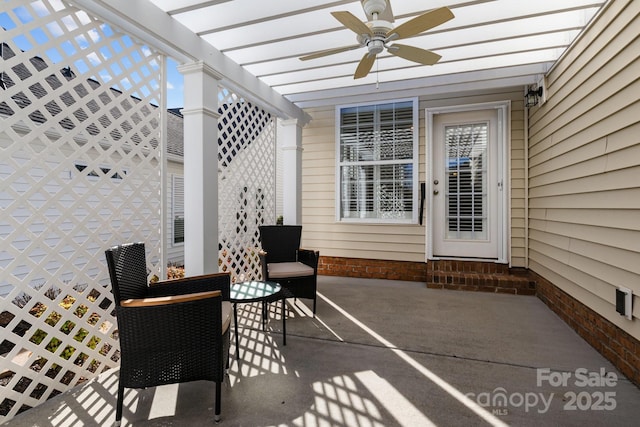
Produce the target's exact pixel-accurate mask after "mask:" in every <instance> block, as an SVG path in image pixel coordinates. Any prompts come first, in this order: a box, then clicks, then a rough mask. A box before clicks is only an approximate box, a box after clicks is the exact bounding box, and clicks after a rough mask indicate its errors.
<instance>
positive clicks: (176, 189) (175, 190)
mask: <svg viewBox="0 0 640 427" xmlns="http://www.w3.org/2000/svg"><path fill="white" fill-rule="evenodd" d="M171 188H172V191H171V194H172V195H173V197H172V200H171V217H172V218H173V243H174V244H176V243H184V177H183V176H178V175H173V179H172V185H171Z"/></svg>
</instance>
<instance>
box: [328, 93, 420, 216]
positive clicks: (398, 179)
mask: <svg viewBox="0 0 640 427" xmlns="http://www.w3.org/2000/svg"><path fill="white" fill-rule="evenodd" d="M336 114H337V118H336V121H337V122H338V123H339V124H340V125H339V128H338V131H337V132H338V137H337V139H338V153H337V159H338V167H337V174H338V176H337V177H336V182H337V185H338V188H337V191H336V194H338V195H339V196H338V197H339V200H338V202H337V203H336V204H337V209H338V219H339V220H342V221H350V220H357V221H363V222H404V223H407V222H416V220H417V209H416V208H417V189H418V181H417V179H418V176H417V175H418V173H417V172H418V163H417V161H418V144H417V140H418V135H417V122H418V120H417V117H418V106H417V100H415V99H412V100H403V101H396V102H390V103H386V104H375V105H372V104H367V105H358V106H342V107H338V108H337V111H336Z"/></svg>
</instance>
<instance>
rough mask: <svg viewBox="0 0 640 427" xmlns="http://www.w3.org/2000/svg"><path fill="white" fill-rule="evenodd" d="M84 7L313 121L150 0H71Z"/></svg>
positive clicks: (269, 104) (270, 106) (288, 113)
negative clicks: (199, 62) (198, 62)
mask: <svg viewBox="0 0 640 427" xmlns="http://www.w3.org/2000/svg"><path fill="white" fill-rule="evenodd" d="M71 3H73V4H75V5H76V6H77V7H79V8H80V9H83V10H85V11H87V12H90V13H92V14H94V15H97V16H99V17H101V18H102V19H104V20H105V21H107V22H111V23H112V24H113V25H116V26H117V27H120V28H121V29H122V30H123V31H125V32H126V33H128V34H131V35H132V36H134V37H137V38H138V39H140V40H141V41H143V42H144V43H146V44H149V45H150V46H153V47H155V48H157V49H158V50H160V51H162V52H164V53H166V54H167V55H168V56H171V57H172V58H174V59H176V60H177V61H179V62H182V63H189V62H194V61H203V62H204V64H206V65H207V66H209V67H211V68H212V69H214V70H216V72H218V73H219V74H220V75H222V76H223V80H222V81H223V83H224V84H225V85H227V86H229V88H230V89H232V90H234V91H236V92H237V93H239V94H241V95H243V96H246V97H247V98H249V99H251V100H253V101H254V102H260V103H262V104H263V108H264V109H266V110H268V111H271V112H272V113H274V114H275V115H277V116H278V117H280V118H283V119H297V120H299V121H300V122H301V123H303V124H306V123H308V122H309V120H310V117H309V116H308V114H306V113H305V112H304V111H303V110H302V109H300V108H298V107H297V106H296V105H294V104H293V103H292V102H290V101H288V100H287V99H286V98H284V97H283V96H282V95H280V94H279V93H278V92H276V91H275V90H273V89H272V88H271V87H269V86H268V85H266V84H265V83H263V82H261V81H260V80H258V79H257V78H256V77H255V76H254V75H252V74H251V73H249V72H248V71H247V70H245V69H244V68H242V67H241V66H240V65H238V64H236V63H235V62H234V61H232V60H231V59H230V58H228V57H227V56H225V55H224V54H223V53H222V52H220V51H219V50H217V49H216V48H214V47H213V46H211V45H210V44H209V43H207V42H206V41H204V40H203V39H201V38H200V37H199V36H197V35H196V34H195V33H193V32H192V31H190V30H189V29H187V28H186V27H185V26H184V25H182V24H181V23H180V22H178V21H177V20H176V19H175V18H173V17H172V16H170V15H168V14H167V13H165V12H164V11H163V10H162V9H160V8H158V7H157V6H155V5H154V4H153V3H151V2H149V1H147V0H136V1H131V0H108V1H104V0H71Z"/></svg>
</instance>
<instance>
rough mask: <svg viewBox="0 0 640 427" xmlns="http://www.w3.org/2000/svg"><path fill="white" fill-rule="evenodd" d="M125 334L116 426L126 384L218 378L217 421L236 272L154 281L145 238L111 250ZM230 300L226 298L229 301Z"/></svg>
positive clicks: (121, 330) (121, 329)
mask: <svg viewBox="0 0 640 427" xmlns="http://www.w3.org/2000/svg"><path fill="white" fill-rule="evenodd" d="M105 255H106V257H107V265H108V267H109V275H110V277H111V285H112V291H113V296H114V298H115V302H116V316H117V320H118V331H119V337H120V353H121V357H120V379H119V383H118V397H117V406H116V423H115V425H116V426H119V425H120V422H121V419H122V403H123V398H124V389H125V387H126V388H146V387H155V386H159V385H163V384H174V383H181V382H189V381H198V380H207V381H214V382H215V383H216V387H215V389H216V403H215V420H216V422H217V421H219V420H220V407H221V404H220V395H221V390H222V382H223V380H224V376H225V368H228V366H229V365H228V363H229V329H230V328H229V324H230V322H231V303H230V302H229V298H230V281H231V280H230V276H229V274H226V273H225V274H210V275H203V276H196V277H186V278H183V279H176V280H167V281H161V282H158V283H155V284H152V285H150V286H149V285H148V284H147V283H148V279H147V264H146V260H145V249H144V244H143V243H129V244H125V245H121V246H116V247H113V248H111V249H108V250H107V251H106V252H105ZM223 301H224V302H223Z"/></svg>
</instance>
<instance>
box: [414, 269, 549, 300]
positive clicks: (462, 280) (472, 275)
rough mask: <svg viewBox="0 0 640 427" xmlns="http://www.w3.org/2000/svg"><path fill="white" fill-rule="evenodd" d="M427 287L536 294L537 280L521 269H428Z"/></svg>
mask: <svg viewBox="0 0 640 427" xmlns="http://www.w3.org/2000/svg"><path fill="white" fill-rule="evenodd" d="M427 287H428V288H431V289H451V290H460V291H477V292H495V293H507V294H517V295H535V293H536V282H535V280H533V279H532V278H531V277H529V275H528V274H526V273H524V272H520V271H513V272H508V271H507V272H506V273H505V272H497V273H484V272H475V271H439V270H436V271H434V270H429V271H427Z"/></svg>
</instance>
